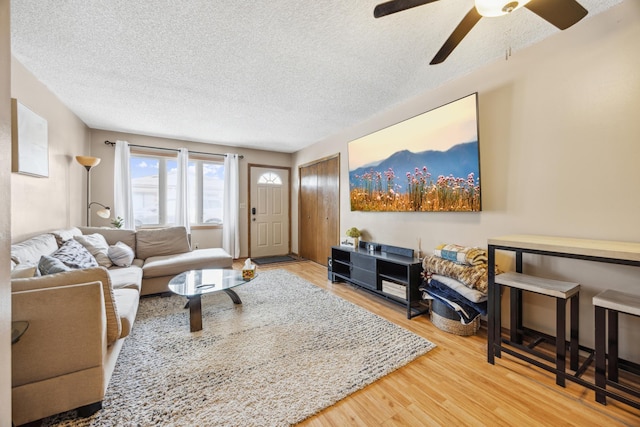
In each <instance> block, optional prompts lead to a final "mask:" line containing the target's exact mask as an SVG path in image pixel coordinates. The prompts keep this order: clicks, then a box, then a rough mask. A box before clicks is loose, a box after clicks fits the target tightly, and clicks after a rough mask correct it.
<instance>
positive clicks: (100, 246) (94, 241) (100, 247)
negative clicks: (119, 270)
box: [73, 233, 113, 268]
mask: <svg viewBox="0 0 640 427" xmlns="http://www.w3.org/2000/svg"><path fill="white" fill-rule="evenodd" d="M73 238H74V239H75V240H77V241H78V242H80V243H81V244H82V246H84V247H85V248H87V250H88V251H89V252H90V253H91V255H93V257H94V258H95V259H96V261H97V262H98V265H100V266H102V267H106V268H109V267H111V266H112V265H113V263H112V262H111V258H109V255H108V253H107V252H108V251H109V244H108V243H107V241H106V240H105V238H104V236H103V235H102V234H100V233H93V234H87V235H80V236H73Z"/></svg>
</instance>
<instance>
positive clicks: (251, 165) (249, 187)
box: [247, 163, 291, 258]
mask: <svg viewBox="0 0 640 427" xmlns="http://www.w3.org/2000/svg"><path fill="white" fill-rule="evenodd" d="M252 168H266V169H281V170H286V171H287V172H288V173H289V187H288V188H287V199H288V205H289V207H288V212H287V217H288V219H289V221H288V222H289V244H288V246H287V252H288V253H291V167H289V166H274V165H265V164H261V163H249V164H247V175H248V182H247V236H248V238H249V239H248V241H247V243H248V245H247V247H248V250H247V252H248V254H249V255H248V257H249V258H251V178H252V176H251V169H252Z"/></svg>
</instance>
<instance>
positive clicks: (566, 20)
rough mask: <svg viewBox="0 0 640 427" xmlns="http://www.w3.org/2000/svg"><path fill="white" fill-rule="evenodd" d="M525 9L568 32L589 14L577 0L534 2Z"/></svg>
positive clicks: (538, 0)
mask: <svg viewBox="0 0 640 427" xmlns="http://www.w3.org/2000/svg"><path fill="white" fill-rule="evenodd" d="M524 7H526V8H527V9H529V10H530V11H531V12H533V13H535V14H536V15H538V16H539V17H540V18H542V19H544V20H546V21H549V23H551V24H552V25H555V26H556V27H558V28H559V29H561V30H566V29H567V28H569V27H570V26H572V25H573V24H575V23H576V22H578V21H580V20H581V19H582V18H584V17H585V16H587V13H589V12H587V9H585V8H584V7H582V6H581V5H580V3H578V2H577V1H575V0H533V1H532V2H530V3H527V4H525V5H524Z"/></svg>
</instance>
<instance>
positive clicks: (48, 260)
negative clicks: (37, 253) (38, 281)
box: [31, 255, 71, 277]
mask: <svg viewBox="0 0 640 427" xmlns="http://www.w3.org/2000/svg"><path fill="white" fill-rule="evenodd" d="M69 270H71V267H68V266H66V265H65V264H64V263H63V262H62V261H60V260H59V259H58V258H54V257H52V256H49V255H42V256H41V257H40V262H39V263H38V271H40V274H42V275H43V276H45V275H47V274H54V273H62V272H63V271H69ZM31 277H33V276H31Z"/></svg>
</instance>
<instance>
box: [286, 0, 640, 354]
mask: <svg viewBox="0 0 640 427" xmlns="http://www.w3.org/2000/svg"><path fill="white" fill-rule="evenodd" d="M639 18H640V2H625V3H623V4H621V5H619V6H617V7H615V8H613V9H611V10H610V11H608V12H604V13H602V14H600V15H598V16H595V17H593V18H590V19H585V21H584V22H581V23H579V24H578V25H576V26H574V27H572V28H571V29H569V30H566V31H563V32H559V33H558V34H556V35H554V36H553V37H550V38H549V39H547V40H545V41H543V42H541V43H540V44H538V45H535V46H533V47H531V48H528V49H526V50H523V51H518V52H514V53H513V56H512V57H511V58H510V59H509V60H508V61H504V60H501V61H498V62H496V63H493V64H491V65H489V66H487V67H484V68H483V69H481V70H478V71H476V72H473V73H472V74H470V75H467V76H465V77H463V78H460V79H458V80H456V81H453V82H451V83H449V84H446V85H444V86H443V87H440V88H438V89H437V90H433V91H430V92H426V93H424V94H423V95H422V96H419V97H417V98H415V99H412V100H410V101H408V102H406V103H405V104H403V105H400V106H398V107H396V108H393V109H391V110H390V111H388V112H386V113H384V114H381V115H379V116H378V117H374V118H372V119H371V120H368V121H367V122H364V123H361V124H360V125H358V126H356V127H354V128H352V129H349V130H346V131H344V132H342V133H340V134H338V135H335V136H333V137H331V138H328V139H327V140H325V141H321V142H319V143H317V144H315V145H313V146H311V147H309V148H307V149H305V150H302V151H300V152H299V153H297V154H296V155H295V157H294V164H295V165H296V166H295V167H294V174H297V172H298V171H297V165H300V164H304V163H308V162H309V161H311V160H313V159H315V158H320V157H324V156H327V155H329V154H333V153H336V152H340V153H341V155H342V165H341V176H340V179H341V191H340V206H341V208H340V229H341V230H342V232H344V231H345V230H346V229H347V228H349V227H352V226H356V227H358V228H363V229H365V230H366V231H367V232H368V233H369V235H370V238H371V239H372V240H374V241H377V242H382V243H387V244H392V245H399V246H406V247H411V248H414V249H417V239H418V238H420V239H421V241H422V248H423V249H424V250H426V251H428V250H429V249H433V247H434V246H435V245H437V244H440V243H445V242H446V243H458V244H463V245H470V246H471V245H478V246H483V247H486V242H487V239H488V238H490V237H496V236H500V235H505V234H511V233H528V234H547V235H558V236H571V237H582V238H595V239H607V240H624V241H636V242H640V227H639V226H638V212H640V191H638V185H639V184H640V167H638V159H639V158H640V144H639V143H638V141H639V140H638V135H640V120H639V118H640V116H638V111H640V79H639V78H638V70H640V49H638V42H637V41H638V40H640V19H639ZM472 92H478V93H479V118H480V157H481V169H480V174H481V185H482V205H483V211H482V212H481V213H367V212H351V211H350V205H349V185H348V170H347V166H348V153H347V143H348V142H349V141H351V140H354V139H356V138H359V137H361V136H363V135H367V134H369V133H372V132H375V131H376V130H379V129H381V128H384V127H387V126H390V125H393V124H395V123H397V122H400V121H402V120H405V119H407V118H409V117H412V116H415V115H417V114H420V113H422V112H425V111H428V110H430V109H433V108H435V107H438V106H440V105H443V104H445V103H448V102H450V101H453V100H455V99H458V98H461V97H463V96H465V95H468V94H470V93H472ZM297 181H298V178H297V176H294V182H295V183H296V185H297ZM294 195H295V196H297V188H296V191H295V192H294ZM293 206H297V199H296V200H294V202H293ZM294 218H295V220H296V221H297V211H295V212H294ZM293 229H294V231H295V230H297V226H294V228H293ZM294 241H296V239H295V238H294ZM498 261H499V263H500V267H503V268H505V269H510V268H512V263H511V259H510V258H509V257H507V256H506V255H503V256H501V257H500V258H499V259H498ZM525 263H526V264H527V266H526V269H527V270H528V271H530V272H537V273H539V274H543V275H546V276H548V277H556V278H565V279H566V280H573V281H580V282H581V283H582V284H583V291H582V293H581V331H580V335H581V340H582V341H583V342H584V343H585V344H586V345H591V346H592V345H593V339H592V335H593V332H592V328H593V326H592V325H593V323H592V322H593V313H592V310H593V309H592V306H591V297H592V296H593V294H594V293H595V292H596V291H597V290H598V289H601V288H602V287H614V288H622V289H635V290H636V292H640V269H638V268H632V267H612V266H606V265H602V264H598V265H594V264H593V263H587V262H584V261H582V262H580V261H568V260H564V261H560V260H556V259H548V258H547V259H535V258H526V259H525ZM505 301H506V299H505ZM527 301H528V303H527V309H526V310H525V311H526V313H525V323H526V324H528V325H530V326H533V327H539V328H542V329H548V330H552V329H551V328H553V323H552V322H548V321H546V320H547V319H553V318H554V315H553V309H552V307H553V305H552V304H549V302H547V301H546V300H545V299H541V300H538V299H531V298H529V299H528V300H527ZM505 310H506V307H505ZM634 321H635V328H636V331H637V326H638V322H637V319H634ZM630 325H631V322H627V321H626V319H624V322H623V329H624V330H623V331H622V332H621V339H622V340H623V341H625V342H626V344H625V348H624V349H623V350H621V354H623V353H624V356H627V357H628V356H629V355H630V354H631V353H633V356H634V358H636V360H638V359H640V346H639V345H638V344H635V346H633V347H632V346H631V345H630V344H629V343H631V342H635V343H638V342H640V341H638V337H637V336H636V337H635V338H634V339H633V340H632V335H633V334H631V332H630V329H631V326H630ZM638 361H640V360H638Z"/></svg>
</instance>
